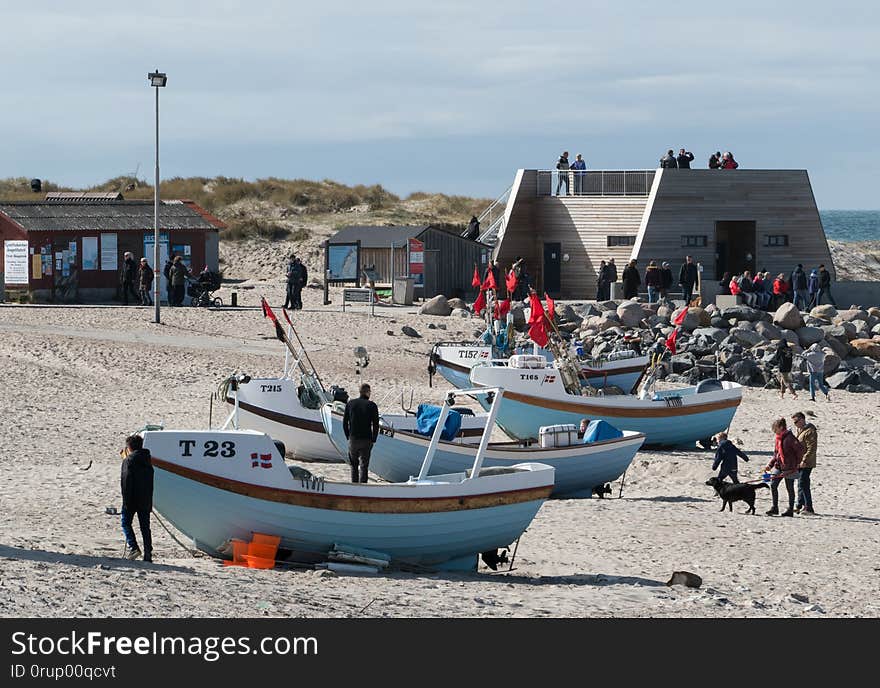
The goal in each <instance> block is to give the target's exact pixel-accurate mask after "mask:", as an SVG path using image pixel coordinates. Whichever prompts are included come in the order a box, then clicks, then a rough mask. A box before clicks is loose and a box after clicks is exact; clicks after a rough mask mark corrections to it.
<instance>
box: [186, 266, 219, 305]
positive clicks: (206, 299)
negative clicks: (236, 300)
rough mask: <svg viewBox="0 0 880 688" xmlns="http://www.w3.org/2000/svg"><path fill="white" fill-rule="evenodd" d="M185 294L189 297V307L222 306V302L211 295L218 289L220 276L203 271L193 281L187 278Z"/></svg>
mask: <svg viewBox="0 0 880 688" xmlns="http://www.w3.org/2000/svg"><path fill="white" fill-rule="evenodd" d="M186 282H187V286H186V293H187V294H188V295H189V297H190V302H189V305H190V306H222V305H223V300H222V299H220V297H218V296H211V294H212V293H213V292H215V291H217V290H218V289H219V288H220V275H218V274H217V273H216V272H211V271H210V270H203V271H202V273H201V274H200V275H199V276H198V277H197V278H195V279H193V278H192V277H187V279H186Z"/></svg>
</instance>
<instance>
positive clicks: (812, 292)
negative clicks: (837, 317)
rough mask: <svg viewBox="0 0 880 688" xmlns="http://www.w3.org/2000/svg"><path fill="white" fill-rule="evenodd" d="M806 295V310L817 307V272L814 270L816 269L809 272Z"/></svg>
mask: <svg viewBox="0 0 880 688" xmlns="http://www.w3.org/2000/svg"><path fill="white" fill-rule="evenodd" d="M807 293H808V294H809V297H810V303H809V305H808V306H807V308H812V307H813V306H818V305H819V301H818V298H817V297H818V296H819V271H818V270H816V268H813V269H812V270H810V276H809V277H808V278H807ZM805 310H806V309H805Z"/></svg>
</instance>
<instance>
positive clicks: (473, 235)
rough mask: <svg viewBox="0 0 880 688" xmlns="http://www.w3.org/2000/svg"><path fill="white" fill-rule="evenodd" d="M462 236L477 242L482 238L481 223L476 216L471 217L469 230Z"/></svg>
mask: <svg viewBox="0 0 880 688" xmlns="http://www.w3.org/2000/svg"><path fill="white" fill-rule="evenodd" d="M461 236H463V237H464V238H465V239H470V240H471V241H476V240H477V238H478V237H479V236H480V221H479V220H478V219H477V216H476V215H471V221H470V222H468V226H467V229H466V230H464V231H463V232H462V233H461Z"/></svg>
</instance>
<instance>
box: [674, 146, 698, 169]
mask: <svg viewBox="0 0 880 688" xmlns="http://www.w3.org/2000/svg"><path fill="white" fill-rule="evenodd" d="M693 159H694V154H693V153H691V152H690V151H686V150H685V149H684V148H679V149H678V157H677V158H676V159H675V161H676V162H677V163H678V169H680V170H689V169H691V161H692V160H693Z"/></svg>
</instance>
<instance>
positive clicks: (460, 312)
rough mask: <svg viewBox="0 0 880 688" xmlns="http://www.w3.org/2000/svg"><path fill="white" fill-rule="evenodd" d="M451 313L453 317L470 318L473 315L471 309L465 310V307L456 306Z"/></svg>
mask: <svg viewBox="0 0 880 688" xmlns="http://www.w3.org/2000/svg"><path fill="white" fill-rule="evenodd" d="M449 315H451V316H452V317H453V318H470V317H471V313H470V311H468V310H465V309H464V308H455V309H453V311H452V312H451V313H450V314H449Z"/></svg>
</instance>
